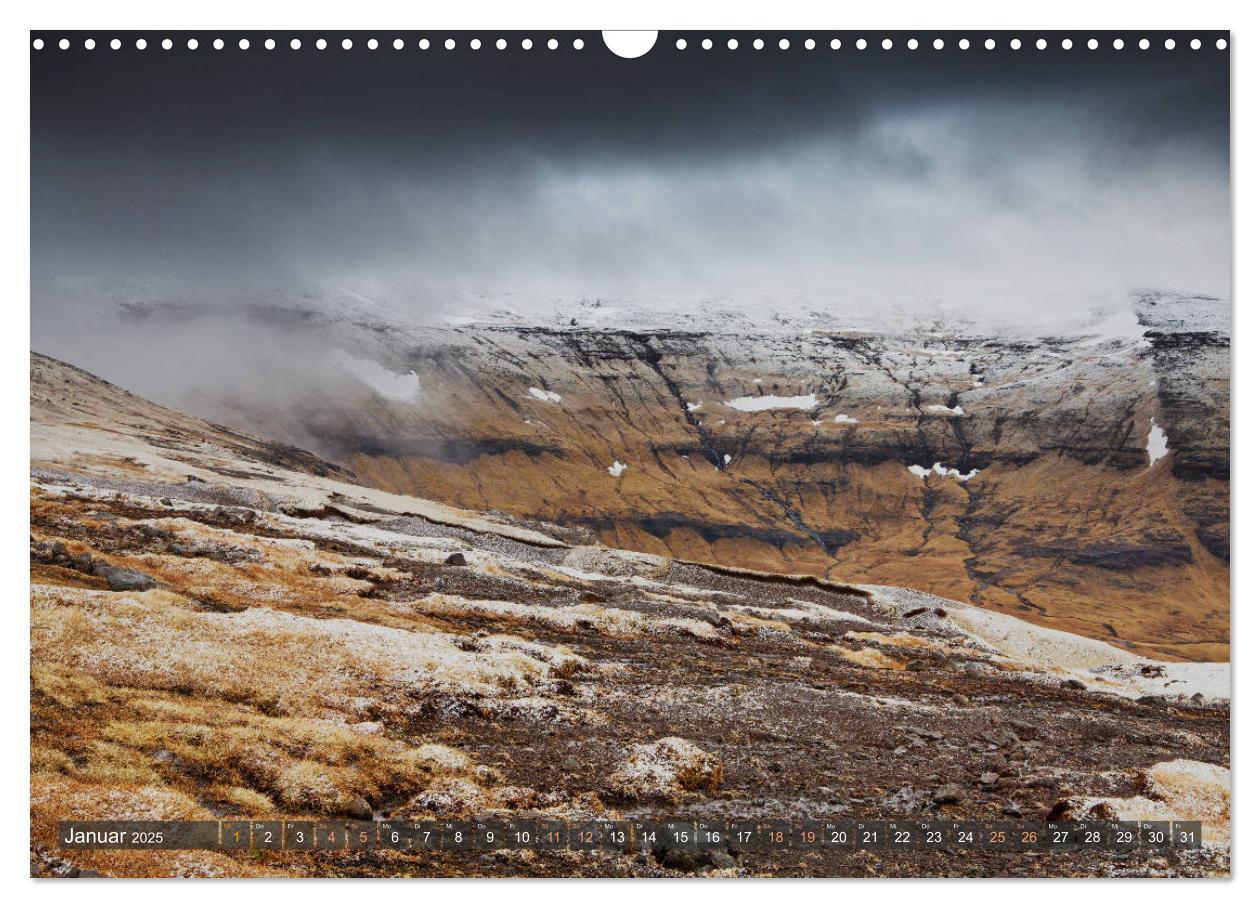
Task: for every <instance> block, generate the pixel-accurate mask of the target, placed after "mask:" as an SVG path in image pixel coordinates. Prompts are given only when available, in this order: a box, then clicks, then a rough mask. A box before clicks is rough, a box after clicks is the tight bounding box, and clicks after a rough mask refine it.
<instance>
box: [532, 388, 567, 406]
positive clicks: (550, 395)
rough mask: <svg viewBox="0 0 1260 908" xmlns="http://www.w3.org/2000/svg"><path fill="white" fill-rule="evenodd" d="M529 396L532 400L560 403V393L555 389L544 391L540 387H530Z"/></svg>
mask: <svg viewBox="0 0 1260 908" xmlns="http://www.w3.org/2000/svg"><path fill="white" fill-rule="evenodd" d="M529 396H530V397H532V398H534V400H541V401H543V402H544V403H549V404H558V403H560V395H559V394H557V393H556V392H555V391H546V390H543V389H542V388H530V389H529Z"/></svg>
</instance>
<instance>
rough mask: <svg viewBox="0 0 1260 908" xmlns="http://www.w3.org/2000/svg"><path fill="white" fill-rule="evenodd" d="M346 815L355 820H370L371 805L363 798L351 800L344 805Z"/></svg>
mask: <svg viewBox="0 0 1260 908" xmlns="http://www.w3.org/2000/svg"><path fill="white" fill-rule="evenodd" d="M346 813H347V814H348V815H350V816H352V817H354V818H355V819H356V820H370V819H372V805H371V804H369V803H368V802H367V800H366V799H364V798H358V797H355V798H351V799H350V800H349V801H348V802H347V803H346Z"/></svg>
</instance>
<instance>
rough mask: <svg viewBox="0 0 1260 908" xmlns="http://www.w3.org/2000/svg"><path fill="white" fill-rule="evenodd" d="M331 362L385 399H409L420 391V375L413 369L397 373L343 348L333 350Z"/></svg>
mask: <svg viewBox="0 0 1260 908" xmlns="http://www.w3.org/2000/svg"><path fill="white" fill-rule="evenodd" d="M333 362H334V363H336V364H337V365H338V366H339V367H340V368H342V369H343V370H345V371H346V372H349V373H350V374H351V375H353V376H354V377H355V378H357V379H358V380H359V381H361V382H363V384H365V385H367V386H368V387H369V388H371V389H372V390H373V391H375V392H376V393H377V394H379V395H380V396H381V397H384V398H385V399H386V400H411V399H412V398H413V397H415V396H416V394H418V393H419V391H420V376H418V375H416V373H415V372H414V371H412V372H407V373H406V374H405V375H399V374H398V373H396V372H390V371H389V370H388V369H386V368H385V367H384V366H382V365H381V364H380V363H377V362H374V361H373V360H370V359H359V358H358V357H355V356H351V355H350V354H349V353H347V352H346V351H344V350H334V351H333Z"/></svg>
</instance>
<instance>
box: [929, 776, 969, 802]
mask: <svg viewBox="0 0 1260 908" xmlns="http://www.w3.org/2000/svg"><path fill="white" fill-rule="evenodd" d="M966 797H967V793H966V792H965V791H963V789H962V786H961V785H955V784H954V783H952V782H950V783H949V784H948V785H942V786H941V787H940V788H938V789H936V791H934V792H932V803H933V804H935V805H936V806H938V807H942V806H944V805H946V804H959V803H961V802H962V800H963V799H964V798H966Z"/></svg>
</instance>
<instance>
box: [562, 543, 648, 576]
mask: <svg viewBox="0 0 1260 908" xmlns="http://www.w3.org/2000/svg"><path fill="white" fill-rule="evenodd" d="M561 564H563V565H564V566H565V567H569V568H575V569H576V570H579V571H583V572H585V573H588V574H603V575H605V576H608V577H646V578H649V579H652V580H659V579H661V578H662V577H664V576H665V575H666V574H668V573H669V566H670V560H669V559H668V558H661V557H660V556H659V555H649V554H646V553H644V552H626V551H622V550H621V549H605V548H602V547H600V546H591V545H578V546H574V547H573V548H571V549H569V551H568V552H567V553H566V554H565V556H564V560H563V561H562V562H561Z"/></svg>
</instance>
